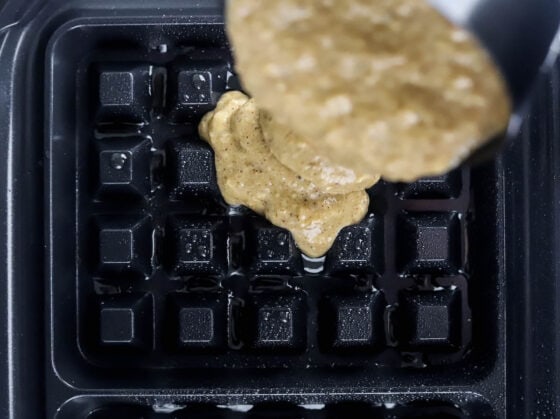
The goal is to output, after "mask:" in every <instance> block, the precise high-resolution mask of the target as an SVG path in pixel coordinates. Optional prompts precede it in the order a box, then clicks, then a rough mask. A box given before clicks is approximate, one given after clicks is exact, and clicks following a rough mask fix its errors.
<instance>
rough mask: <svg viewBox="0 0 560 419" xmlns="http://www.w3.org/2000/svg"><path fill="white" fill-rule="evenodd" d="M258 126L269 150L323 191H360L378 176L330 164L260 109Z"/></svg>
mask: <svg viewBox="0 0 560 419" xmlns="http://www.w3.org/2000/svg"><path fill="white" fill-rule="evenodd" d="M261 126H262V128H263V134H264V139H265V141H266V143H267V144H268V147H269V148H270V151H271V152H272V154H273V155H274V156H275V157H276V158H277V159H278V160H279V161H280V163H282V164H283V165H284V166H286V167H288V168H290V169H291V170H293V171H294V172H296V173H297V174H298V175H300V176H301V177H303V178H304V179H307V180H309V181H311V182H313V183H314V184H315V185H316V186H318V187H319V188H321V190H323V191H324V192H327V193H335V194H340V193H348V192H355V191H362V190H364V189H368V188H371V187H372V186H373V185H375V184H376V183H377V182H378V181H379V176H372V175H369V174H367V173H359V172H357V171H356V170H352V169H349V168H346V167H343V166H340V165H337V164H334V163H333V162H332V161H331V160H330V159H328V158H327V157H325V156H322V155H321V154H320V153H318V152H317V151H316V150H315V149H314V148H313V147H312V146H311V145H310V144H309V143H308V142H307V141H305V140H304V139H303V138H302V137H301V136H299V135H297V134H296V133H295V132H293V130H291V129H290V128H289V127H287V126H285V125H282V124H279V123H278V122H276V121H275V120H274V119H272V116H271V115H270V114H269V113H268V112H261Z"/></svg>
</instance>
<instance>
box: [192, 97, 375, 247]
mask: <svg viewBox="0 0 560 419" xmlns="http://www.w3.org/2000/svg"><path fill="white" fill-rule="evenodd" d="M199 131H200V135H201V136H202V138H204V139H205V140H206V141H208V143H210V145H211V146H212V148H213V149H214V152H215V155H216V171H217V176H218V183H219V186H220V190H221V192H222V195H223V196H224V199H225V200H226V202H227V203H228V204H230V205H245V206H247V207H249V208H251V209H252V210H254V211H255V212H257V213H259V214H261V215H264V216H265V217H266V218H268V219H269V220H270V221H271V222H272V223H274V224H276V225H278V226H280V227H284V228H286V229H288V230H289V231H290V232H291V233H292V235H293V237H294V239H295V241H296V243H297V244H298V246H299V248H300V249H301V250H302V251H303V252H304V253H305V254H307V255H309V256H311V257H318V256H322V255H324V254H325V253H326V252H327V250H328V249H329V248H330V247H331V246H332V243H333V242H334V240H335V238H336V236H337V234H338V232H339V231H340V230H341V229H342V228H343V227H345V226H347V225H350V224H354V223H357V222H359V221H360V220H361V219H362V218H363V217H364V216H365V214H366V212H367V209H368V205H369V197H368V195H367V193H366V192H365V191H364V190H363V189H362V190H359V189H357V190H356V188H349V189H348V190H352V191H351V192H347V193H342V194H333V193H328V192H326V189H328V188H323V187H319V186H318V185H316V184H314V183H313V182H311V181H309V180H307V179H304V178H303V177H302V176H301V175H300V174H297V173H295V172H293V171H292V170H290V169H289V168H288V167H286V166H284V165H283V164H282V163H280V162H279V161H278V159H277V158H276V157H275V156H274V155H273V154H272V152H271V151H270V149H269V146H268V144H267V142H266V141H265V139H264V137H265V135H264V134H263V129H262V127H261V112H260V111H259V109H258V108H257V106H256V105H255V102H254V100H252V99H249V98H248V97H247V96H245V95H244V94H243V93H240V92H229V93H226V94H225V95H224V96H222V98H221V99H220V101H219V103H218V106H217V107H216V109H215V110H214V111H212V112H210V113H208V114H207V115H206V116H205V117H204V118H203V120H202V122H201V123H200V126H199ZM267 136H268V137H269V138H270V137H273V136H274V134H273V133H271V132H268V133H267ZM340 169H341V168H340ZM333 170H335V171H336V170H337V169H333ZM341 170H342V169H341ZM372 182H374V181H373V180H370V182H369V183H372ZM369 183H368V184H369Z"/></svg>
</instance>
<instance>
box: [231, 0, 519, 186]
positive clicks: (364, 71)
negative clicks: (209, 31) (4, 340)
mask: <svg viewBox="0 0 560 419" xmlns="http://www.w3.org/2000/svg"><path fill="white" fill-rule="evenodd" d="M227 23H228V25H227V28H228V30H229V35H230V39H231V40H232V43H233V46H234V53H235V56H236V65H237V69H238V71H239V74H240V75H241V77H242V81H243V83H244V86H245V88H246V89H247V90H248V91H249V93H250V94H251V95H252V97H254V98H255V100H256V101H257V103H258V104H259V106H261V107H263V109H266V110H267V111H268V112H270V113H271V115H272V116H273V117H274V120H275V121H278V123H280V124H282V125H285V126H287V127H289V128H290V130H293V132H294V133H296V134H297V135H296V134H294V135H296V137H288V141H287V142H285V143H276V142H275V141H269V144H270V146H271V148H272V150H273V152H274V154H275V155H276V156H277V157H278V158H279V159H280V160H281V161H282V162H283V163H284V164H286V165H288V166H289V167H291V168H292V169H294V170H295V171H297V172H298V173H300V174H301V175H302V176H303V177H305V178H306V179H316V176H317V173H316V172H320V171H321V169H320V166H321V164H320V159H323V160H324V161H326V162H328V164H332V163H335V164H336V165H339V166H342V167H343V168H347V169H351V172H352V173H354V174H359V175H358V177H359V178H360V180H358V181H357V183H356V184H357V185H360V186H361V185H367V184H368V182H370V181H371V180H372V178H373V177H374V175H376V174H378V173H379V174H381V176H382V177H384V178H386V179H389V180H399V181H412V180H416V179H418V178H420V177H424V176H431V175H436V174H441V173H443V172H446V171H448V170H449V169H451V168H453V167H455V166H457V165H458V164H459V163H460V162H461V160H462V159H463V158H464V157H466V156H467V155H468V154H469V153H470V152H471V151H472V150H474V149H475V148H477V147H479V146H481V145H482V144H483V143H484V142H486V141H487V140H489V139H490V138H491V137H493V136H494V135H496V134H499V133H500V132H502V131H503V130H504V129H505V127H506V125H507V122H508V120H509V116H510V111H511V104H510V99H509V97H508V94H507V89H506V86H505V83H504V81H503V79H502V77H501V75H500V74H499V72H498V70H497V69H496V67H495V65H494V64H493V62H492V61H491V59H490V58H489V57H488V55H487V54H486V52H485V51H484V50H483V49H482V47H480V46H479V45H478V43H477V42H476V40H475V39H474V38H473V37H472V36H471V35H470V34H469V33H467V32H465V31H463V30H461V29H458V28H456V27H454V26H453V25H452V24H451V23H449V22H448V21H447V20H446V19H445V18H444V17H442V16H441V15H440V14H439V13H438V12H437V11H436V10H435V9H433V8H432V7H431V6H430V5H429V4H428V3H427V1H426V0H309V1H301V0H230V1H229V6H228V22H227ZM303 139H304V140H303ZM304 143H307V144H304ZM305 147H307V149H306V148H305ZM300 148H301V149H302V151H301V152H297V153H294V154H298V153H299V155H301V157H302V158H301V161H304V160H306V159H309V161H311V162H314V163H313V164H315V166H305V164H303V165H302V163H301V161H298V162H297V163H296V162H295V161H292V160H290V159H289V158H288V156H290V155H291V154H292V153H293V152H294V150H298V149H300ZM317 159H319V160H317ZM364 174H370V175H371V177H372V178H370V179H369V180H366V178H364V177H363V176H364ZM319 177H320V178H321V176H319ZM335 177H340V178H341V179H342V180H344V178H345V175H344V173H341V172H339V173H337V174H336V175H335ZM348 179H350V177H349V178H348ZM317 183H319V182H317ZM342 183H344V182H343V181H342ZM342 183H340V184H339V185H338V186H334V187H333V189H332V190H333V191H334V190H337V189H336V188H338V187H341V189H340V190H345V188H346V186H343V185H342ZM349 183H352V182H349ZM323 186H324V185H323Z"/></svg>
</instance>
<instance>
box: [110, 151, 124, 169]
mask: <svg viewBox="0 0 560 419" xmlns="http://www.w3.org/2000/svg"><path fill="white" fill-rule="evenodd" d="M127 160H128V157H127V156H126V154H124V153H113V155H112V156H111V167H112V168H113V169H115V170H122V169H123V168H124V166H125V164H126V161H127Z"/></svg>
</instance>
